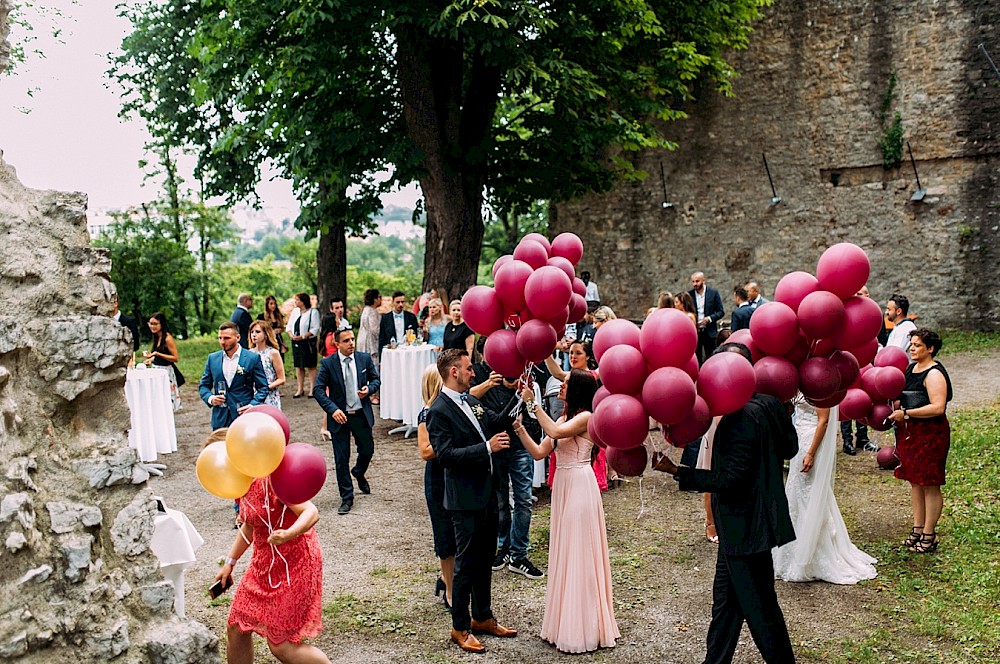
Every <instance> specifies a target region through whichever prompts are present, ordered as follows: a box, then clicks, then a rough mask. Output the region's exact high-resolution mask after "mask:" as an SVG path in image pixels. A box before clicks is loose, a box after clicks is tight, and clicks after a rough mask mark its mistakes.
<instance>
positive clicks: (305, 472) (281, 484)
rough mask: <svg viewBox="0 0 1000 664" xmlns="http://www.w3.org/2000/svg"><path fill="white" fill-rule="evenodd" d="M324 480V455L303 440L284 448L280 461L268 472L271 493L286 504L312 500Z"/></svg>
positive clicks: (297, 503)
mask: <svg viewBox="0 0 1000 664" xmlns="http://www.w3.org/2000/svg"><path fill="white" fill-rule="evenodd" d="M325 483H326V457H325V456H324V455H323V453H322V452H320V451H319V450H318V449H316V448H315V447H313V446H312V445H308V444H306V443H292V444H291V445H289V446H288V447H286V448H285V455H284V456H283V457H282V458H281V463H279V464H278V467H277V468H275V469H274V471H272V472H271V486H273V487H274V494H275V495H276V496H277V497H278V499H279V500H281V502H283V503H285V504H286V505H299V504H301V503H304V502H306V501H307V500H312V498H313V497H314V496H315V495H316V494H317V493H319V491H320V489H322V488H323V484H325Z"/></svg>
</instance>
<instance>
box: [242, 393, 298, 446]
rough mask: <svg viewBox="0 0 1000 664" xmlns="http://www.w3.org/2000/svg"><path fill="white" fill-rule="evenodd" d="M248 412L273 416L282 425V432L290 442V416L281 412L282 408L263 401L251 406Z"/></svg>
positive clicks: (286, 440) (286, 442)
mask: <svg viewBox="0 0 1000 664" xmlns="http://www.w3.org/2000/svg"><path fill="white" fill-rule="evenodd" d="M247 412H254V413H264V414H265V415H270V416H271V417H273V418H274V419H275V420H276V421H277V422H278V424H280V425H281V431H282V433H284V434H285V444H286V445H287V444H288V439H289V438H290V437H291V434H292V430H291V427H289V425H288V417H286V416H285V414H284V413H283V412H281V409H280V408H276V407H275V406H270V405H268V404H266V403H262V404H260V405H259V406H253V407H251V408H249V409H248V410H247Z"/></svg>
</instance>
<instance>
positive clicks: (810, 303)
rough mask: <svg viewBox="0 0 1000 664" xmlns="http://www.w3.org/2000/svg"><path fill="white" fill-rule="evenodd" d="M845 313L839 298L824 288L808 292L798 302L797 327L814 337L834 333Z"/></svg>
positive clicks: (838, 328)
mask: <svg viewBox="0 0 1000 664" xmlns="http://www.w3.org/2000/svg"><path fill="white" fill-rule="evenodd" d="M755 315H756V313H755ZM846 315H847V314H846V313H845V312H844V303H843V302H842V301H841V299H840V298H839V297H837V296H836V295H834V294H833V293H830V292H828V291H825V290H821V291H816V292H814V293H809V294H808V295H806V296H805V297H804V298H802V302H801V303H799V308H798V317H799V327H801V328H802V331H803V332H805V333H806V334H808V335H809V336H810V337H812V338H814V339H819V338H821V337H829V336H832V335H833V334H835V333H836V332H837V331H839V330H840V328H841V326H842V325H843V324H844V318H845V316H846ZM751 320H753V319H752V318H751Z"/></svg>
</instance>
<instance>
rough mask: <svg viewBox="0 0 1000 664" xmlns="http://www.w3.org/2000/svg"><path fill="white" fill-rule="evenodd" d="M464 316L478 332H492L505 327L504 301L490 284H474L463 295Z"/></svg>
mask: <svg viewBox="0 0 1000 664" xmlns="http://www.w3.org/2000/svg"><path fill="white" fill-rule="evenodd" d="M462 318H464V319H465V322H466V324H468V326H469V327H470V328H472V331H473V332H475V333H477V334H491V333H493V332H495V331H496V330H499V329H500V328H501V327H503V319H504V309H503V303H502V302H501V301H500V298H499V297H497V293H496V291H495V290H493V289H492V288H490V287H489V286H473V287H472V288H470V289H469V290H468V291H466V293H465V295H464V296H463V297H462Z"/></svg>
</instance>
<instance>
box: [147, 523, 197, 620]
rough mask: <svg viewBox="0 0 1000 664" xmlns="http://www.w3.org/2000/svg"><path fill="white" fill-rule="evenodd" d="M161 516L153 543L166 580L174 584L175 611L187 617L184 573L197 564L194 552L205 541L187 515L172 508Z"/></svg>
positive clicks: (150, 545) (151, 542) (153, 549)
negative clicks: (185, 612)
mask: <svg viewBox="0 0 1000 664" xmlns="http://www.w3.org/2000/svg"><path fill="white" fill-rule="evenodd" d="M165 509H166V513H165V514H164V513H163V512H160V513H158V514H157V515H156V519H155V520H154V522H153V537H152V539H150V540H149V548H150V549H152V551H153V553H154V554H155V555H156V557H157V559H158V560H159V561H160V572H161V573H162V574H163V578H165V579H167V580H168V581H170V582H171V583H173V584H174V609H175V610H176V611H177V615H179V616H180V617H181V618H183V617H184V570H186V569H187V568H188V567H190V566H191V565H193V564H194V562H195V557H194V552H195V551H197V550H198V547H200V546H201V545H202V544H204V543H205V540H203V539H202V537H201V535H199V534H198V531H197V530H195V528H194V526H193V525H191V521H190V520H189V519H188V518H187V515H186V514H184V513H183V512H178V511H177V510H172V509H170V508H169V507H167V508H165Z"/></svg>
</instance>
